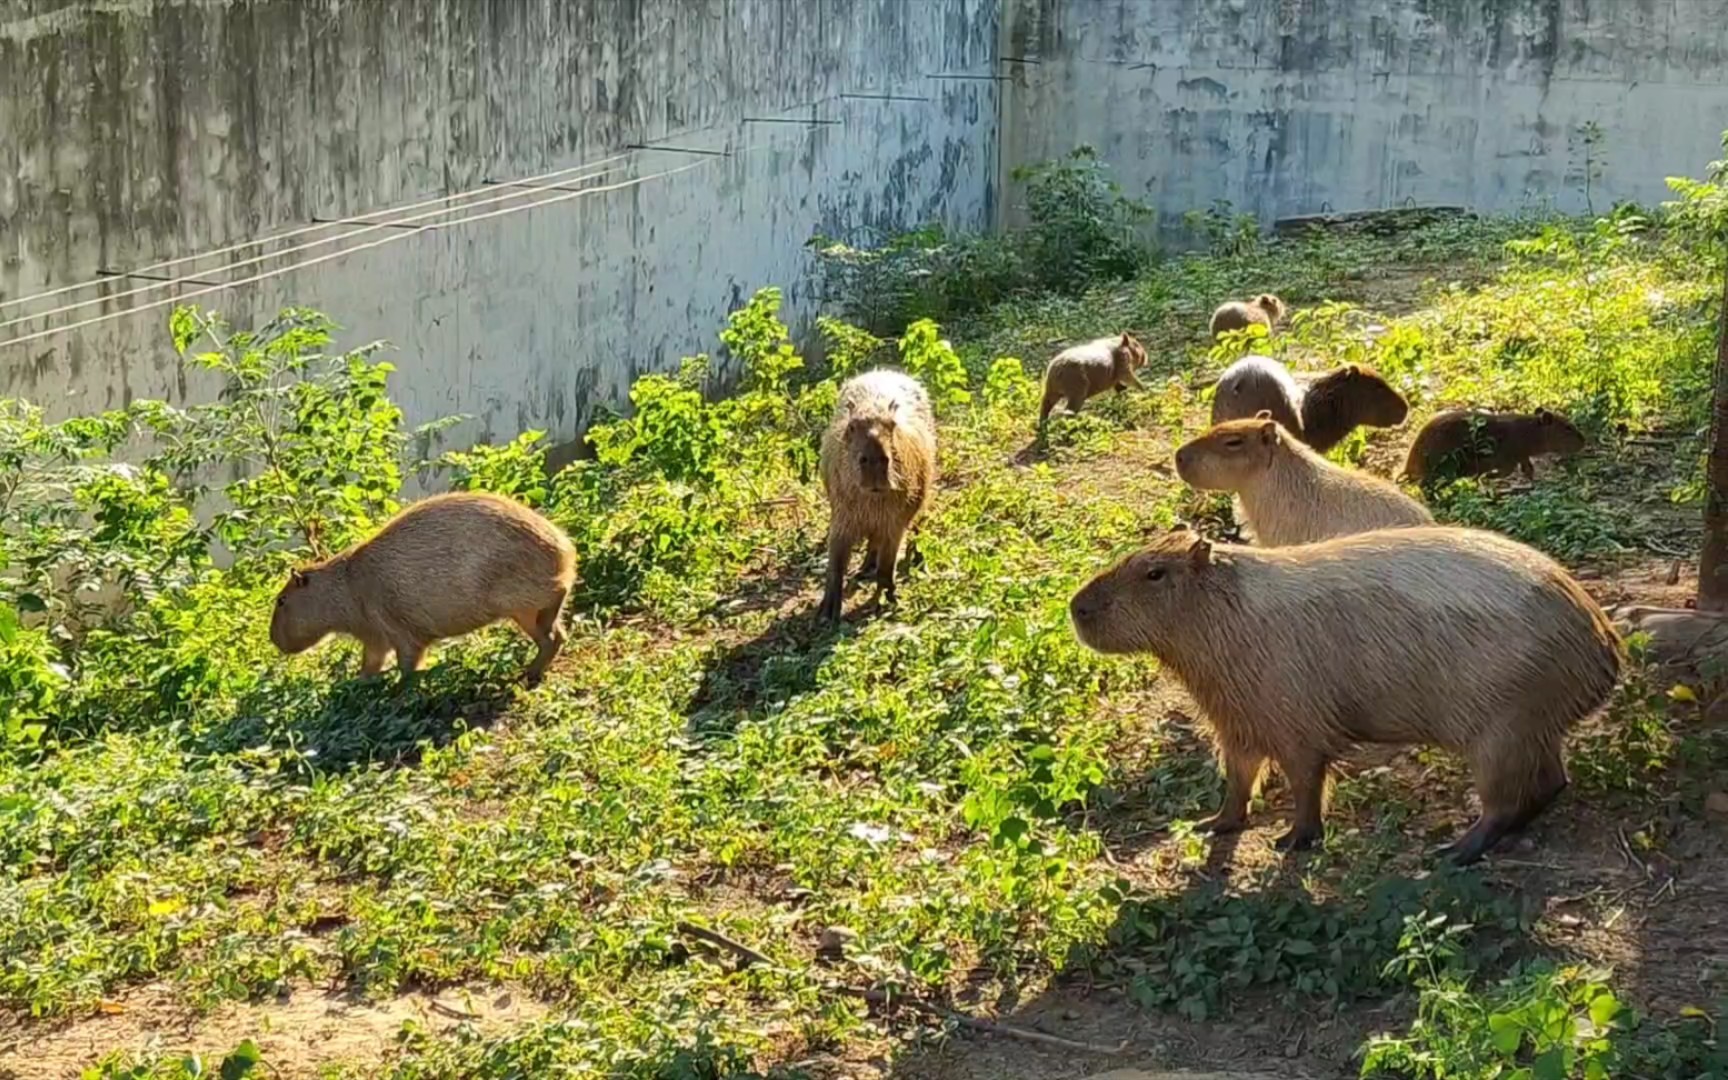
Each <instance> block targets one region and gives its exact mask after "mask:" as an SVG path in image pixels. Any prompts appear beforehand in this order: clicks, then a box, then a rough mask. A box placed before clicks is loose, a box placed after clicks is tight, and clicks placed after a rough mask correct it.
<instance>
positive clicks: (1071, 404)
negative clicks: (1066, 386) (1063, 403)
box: [1068, 394, 1086, 414]
mask: <svg viewBox="0 0 1728 1080" xmlns="http://www.w3.org/2000/svg"><path fill="white" fill-rule="evenodd" d="M1084 404H1086V395H1085V394H1069V395H1068V411H1069V412H1071V413H1076V414H1077V413H1079V411H1080V406H1082V405H1084Z"/></svg>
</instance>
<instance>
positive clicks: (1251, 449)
mask: <svg viewBox="0 0 1728 1080" xmlns="http://www.w3.org/2000/svg"><path fill="white" fill-rule="evenodd" d="M1289 437H1290V436H1289V433H1287V432H1286V431H1285V430H1284V429H1283V427H1282V425H1280V424H1279V423H1278V421H1276V420H1274V419H1272V414H1271V413H1270V412H1269V411H1267V410H1266V409H1261V410H1260V411H1259V412H1258V413H1255V414H1254V417H1253V419H1251V420H1226V421H1224V422H1223V423H1222V424H1218V425H1217V426H1215V427H1213V428H1211V429H1210V430H1208V431H1206V432H1205V433H1204V434H1201V435H1198V436H1196V437H1194V438H1192V439H1190V440H1188V441H1187V442H1186V443H1184V444H1182V446H1180V447H1179V448H1177V450H1176V475H1177V476H1180V477H1181V478H1182V482H1183V483H1185V484H1187V485H1188V486H1189V487H1193V488H1198V489H1200V490H1201V491H1240V490H1241V489H1242V486H1243V485H1244V484H1246V483H1248V482H1249V481H1250V480H1252V479H1253V478H1254V477H1256V476H1259V475H1260V474H1261V473H1263V472H1265V471H1266V469H1267V468H1268V467H1269V466H1270V465H1271V464H1272V459H1273V456H1274V455H1275V454H1277V453H1279V452H1280V451H1281V450H1282V449H1283V444H1284V440H1285V439H1287V438H1289Z"/></svg>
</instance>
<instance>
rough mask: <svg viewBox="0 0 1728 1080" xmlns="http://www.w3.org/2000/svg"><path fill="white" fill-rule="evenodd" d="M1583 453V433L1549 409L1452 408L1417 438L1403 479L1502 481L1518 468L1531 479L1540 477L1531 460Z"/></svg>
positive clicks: (1437, 417)
mask: <svg viewBox="0 0 1728 1080" xmlns="http://www.w3.org/2000/svg"><path fill="white" fill-rule="evenodd" d="M1582 449H1584V433H1583V432H1581V431H1579V430H1578V429H1577V428H1575V427H1573V426H1572V422H1571V421H1570V420H1568V419H1566V418H1565V417H1564V416H1561V415H1560V414H1559V413H1553V412H1549V411H1548V410H1547V409H1537V410H1536V411H1535V412H1534V413H1528V414H1527V413H1512V412H1486V411H1483V410H1479V409H1448V410H1446V411H1445V412H1442V413H1438V414H1436V415H1435V417H1434V419H1432V420H1430V421H1428V422H1427V423H1426V424H1423V425H1422V430H1421V431H1419V432H1417V433H1416V441H1415V442H1413V443H1411V444H1410V455H1409V456H1408V457H1406V458H1405V459H1404V472H1403V475H1404V477H1405V478H1407V479H1409V480H1412V481H1414V482H1416V483H1419V484H1420V483H1426V482H1428V481H1430V480H1436V479H1440V478H1442V477H1448V476H1449V477H1461V476H1479V475H1482V474H1488V475H1491V476H1499V475H1504V474H1506V473H1509V472H1511V471H1512V470H1513V469H1517V470H1518V471H1519V472H1521V473H1523V474H1524V475H1525V476H1526V477H1530V476H1534V475H1535V473H1536V470H1535V468H1534V467H1533V466H1532V465H1531V464H1530V459H1531V458H1533V457H1540V456H1542V455H1544V454H1551V455H1554V456H1557V457H1564V456H1567V455H1570V454H1576V453H1577V452H1578V451H1580V450H1582Z"/></svg>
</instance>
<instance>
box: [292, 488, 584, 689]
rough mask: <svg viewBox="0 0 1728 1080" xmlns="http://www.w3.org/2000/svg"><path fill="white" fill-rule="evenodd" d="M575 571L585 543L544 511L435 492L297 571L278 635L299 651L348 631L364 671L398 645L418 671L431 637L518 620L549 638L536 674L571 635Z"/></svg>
mask: <svg viewBox="0 0 1728 1080" xmlns="http://www.w3.org/2000/svg"><path fill="white" fill-rule="evenodd" d="M575 580H576V550H575V548H574V547H572V546H571V544H570V538H569V537H568V536H565V535H564V532H563V530H562V529H560V528H558V526H556V525H554V524H552V523H551V522H550V521H547V520H546V519H545V518H544V517H541V516H540V515H539V514H537V513H535V512H534V511H532V510H530V509H528V508H527V507H526V506H523V505H522V504H521V503H518V502H514V501H512V500H510V499H506V498H503V497H502V496H498V495H486V494H481V493H478V492H463V493H457V494H451V495H437V496H434V497H432V498H430V499H424V500H422V501H420V502H417V503H414V504H413V505H411V506H409V507H407V508H406V509H404V510H403V511H402V512H401V513H399V514H397V515H396V516H395V517H393V518H391V519H390V520H389V521H388V522H385V524H384V527H383V528H382V529H380V530H379V531H378V533H377V535H375V536H373V537H372V538H371V539H370V540H366V541H363V542H361V543H359V544H356V545H354V546H353V547H351V548H349V549H348V550H347V551H345V552H343V553H342V554H340V555H337V556H335V557H334V558H331V559H327V560H325V561H324V562H322V563H316V564H313V565H310V566H302V567H300V568H299V569H297V570H295V571H293V573H291V574H290V575H289V578H288V584H287V585H285V586H283V588H282V591H281V592H280V593H279V594H277V597H276V611H275V614H274V615H272V616H271V619H270V640H271V641H272V642H274V643H275V645H276V647H277V648H278V649H280V650H282V651H283V652H285V653H298V652H304V651H305V650H307V649H310V648H311V647H312V646H314V645H316V644H318V643H319V642H320V641H322V640H324V638H326V637H328V636H329V635H331V634H347V635H349V636H351V637H354V638H357V639H358V640H359V641H360V644H361V646H362V647H363V648H364V649H365V660H364V661H363V663H362V664H361V668H360V671H361V674H362V675H376V674H377V673H378V672H380V671H382V670H383V669H384V665H385V664H387V663H389V661H390V654H391V653H395V654H396V665H397V667H399V668H400V669H401V670H402V672H403V674H404V675H412V674H413V673H414V672H415V671H417V670H419V668H420V664H421V660H422V659H423V658H424V656H425V654H426V649H427V647H428V646H430V645H431V644H432V643H433V642H435V641H440V640H443V639H444V638H452V637H457V636H458V635H461V634H466V633H469V632H471V631H474V630H478V629H480V628H481V627H483V626H488V625H490V624H492V623H495V622H499V621H501V620H504V619H510V620H512V621H514V622H515V623H516V625H517V626H519V627H521V628H522V632H523V633H525V634H527V635H528V636H529V637H530V638H533V639H534V643H535V644H536V645H538V646H539V647H540V651H539V652H538V653H537V654H536V655H535V657H534V661H533V663H531V664H530V665H529V666H528V671H527V679H528V681H529V682H530V683H533V682H538V681H539V679H540V677H541V676H542V675H544V674H545V672H546V668H547V666H548V665H549V664H551V663H552V660H553V658H555V657H556V656H557V655H558V650H559V649H560V648H561V647H562V646H563V644H564V629H563V627H562V626H560V625H559V621H558V620H559V616H560V614H561V613H562V611H563V609H564V599H565V597H566V596H568V595H569V593H570V587H571V585H572V584H573V583H574V582H575Z"/></svg>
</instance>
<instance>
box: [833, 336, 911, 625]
mask: <svg viewBox="0 0 1728 1080" xmlns="http://www.w3.org/2000/svg"><path fill="white" fill-rule="evenodd" d="M822 488H823V490H824V491H826V492H827V493H828V506H829V509H830V512H831V515H832V516H831V518H830V521H829V525H828V579H827V588H826V590H825V591H824V592H823V594H822V607H821V610H820V615H821V617H822V618H824V619H827V620H829V621H831V622H838V621H839V619H840V596H841V592H842V590H843V589H844V587H845V583H846V564H847V563H848V562H849V561H850V560H851V558H852V549H853V547H855V546H856V545H857V544H858V542H859V541H860V540H862V541H864V542H865V543H866V544H867V545H868V546H867V548H866V553H865V558H864V574H865V575H870V574H874V575H875V577H876V585H877V589H878V592H879V594H880V596H881V598H882V599H883V600H885V601H887V602H888V603H893V602H894V601H895V599H896V597H895V588H894V570H895V567H896V564H897V563H898V562H899V560H900V549H901V544H902V541H904V540H905V538H906V534H907V532H908V531H909V530H910V529H911V528H912V526H913V525H914V524H916V523H917V521H918V518H919V517H920V516H921V515H922V514H923V513H924V511H925V509H926V508H927V507H928V506H929V503H930V497H931V495H932V494H933V493H934V492H935V490H936V418H935V415H934V414H933V413H932V412H931V409H930V398H929V396H928V395H927V394H925V392H924V387H923V386H921V385H919V383H918V381H917V380H916V379H914V378H912V377H911V376H909V375H906V374H904V373H902V372H898V371H890V370H887V369H878V370H876V371H867V372H865V373H864V374H862V375H858V376H856V377H854V378H852V379H849V380H847V382H846V385H844V386H842V387H841V388H840V403H839V407H838V408H837V409H836V410H835V412H834V419H833V421H832V422H831V423H830V424H829V425H828V430H827V431H825V432H823V434H822Z"/></svg>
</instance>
